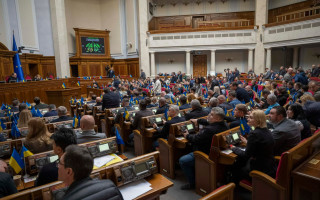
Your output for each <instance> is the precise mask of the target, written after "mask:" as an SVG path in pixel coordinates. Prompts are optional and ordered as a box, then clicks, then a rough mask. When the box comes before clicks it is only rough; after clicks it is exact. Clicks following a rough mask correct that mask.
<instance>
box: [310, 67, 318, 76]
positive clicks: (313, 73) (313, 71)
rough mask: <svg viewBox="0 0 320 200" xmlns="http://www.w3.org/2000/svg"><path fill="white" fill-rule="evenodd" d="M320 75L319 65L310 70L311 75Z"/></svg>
mask: <svg viewBox="0 0 320 200" xmlns="http://www.w3.org/2000/svg"><path fill="white" fill-rule="evenodd" d="M319 75H320V67H315V68H313V69H312V71H311V77H318V76H319Z"/></svg>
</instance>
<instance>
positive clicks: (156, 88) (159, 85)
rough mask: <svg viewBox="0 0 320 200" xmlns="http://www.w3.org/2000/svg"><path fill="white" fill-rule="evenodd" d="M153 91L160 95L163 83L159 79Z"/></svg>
mask: <svg viewBox="0 0 320 200" xmlns="http://www.w3.org/2000/svg"><path fill="white" fill-rule="evenodd" d="M153 91H154V93H156V94H160V93H161V82H160V80H159V79H158V80H157V81H156V82H155V83H154V86H153Z"/></svg>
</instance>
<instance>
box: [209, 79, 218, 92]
mask: <svg viewBox="0 0 320 200" xmlns="http://www.w3.org/2000/svg"><path fill="white" fill-rule="evenodd" d="M215 86H219V82H218V81H217V80H215V79H214V80H212V82H211V85H210V90H212V91H213V89H214V87H215Z"/></svg>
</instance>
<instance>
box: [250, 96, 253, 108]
mask: <svg viewBox="0 0 320 200" xmlns="http://www.w3.org/2000/svg"><path fill="white" fill-rule="evenodd" d="M250 106H251V108H253V107H254V101H253V99H252V98H250Z"/></svg>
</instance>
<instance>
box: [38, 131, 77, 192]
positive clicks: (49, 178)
mask: <svg viewBox="0 0 320 200" xmlns="http://www.w3.org/2000/svg"><path fill="white" fill-rule="evenodd" d="M51 139H52V146H53V152H54V154H56V155H58V157H59V158H61V156H62V155H63V153H64V152H65V149H66V148H67V146H69V145H72V144H77V136H76V134H75V133H74V131H73V130H72V129H68V128H60V129H58V130H57V131H56V132H55V133H54V134H52V135H51ZM57 161H58V160H57ZM57 161H56V162H53V163H49V164H47V165H45V166H43V167H42V168H41V170H40V172H39V174H38V177H37V179H36V181H35V186H41V185H45V184H48V183H51V182H54V181H57V180H58V167H57Z"/></svg>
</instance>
